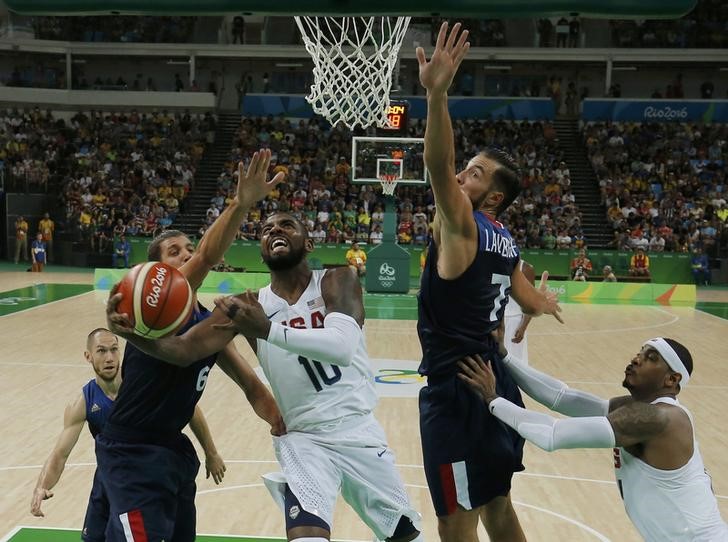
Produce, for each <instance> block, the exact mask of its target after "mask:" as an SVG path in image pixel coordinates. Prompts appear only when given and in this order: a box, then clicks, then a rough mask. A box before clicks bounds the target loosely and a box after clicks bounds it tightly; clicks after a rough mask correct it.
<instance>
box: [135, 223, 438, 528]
mask: <svg viewBox="0 0 728 542" xmlns="http://www.w3.org/2000/svg"><path fill="white" fill-rule="evenodd" d="M260 247H261V255H262V256H263V260H264V261H265V263H266V265H267V266H268V268H269V269H270V271H271V284H270V285H269V286H267V287H265V288H263V289H262V290H261V291H260V293H259V294H258V295H257V296H256V294H253V293H252V292H250V291H248V292H246V293H243V294H240V295H239V296H229V297H225V298H220V299H217V300H216V301H215V304H216V305H217V308H216V309H215V311H214V312H213V314H212V315H211V316H210V317H209V318H207V319H205V320H204V321H203V322H200V323H199V324H198V325H195V326H193V327H192V328H191V329H190V330H189V331H187V332H186V333H185V334H183V335H180V336H176V337H166V338H164V339H159V340H156V341H138V342H139V346H140V348H142V349H144V350H145V351H148V353H149V354H151V355H154V356H156V357H159V358H161V359H173V360H175V363H178V364H179V363H185V362H187V361H188V360H189V362H192V361H193V360H196V359H200V356H202V353H203V352H216V351H218V350H219V349H220V345H225V344H227V343H228V342H230V340H231V339H232V338H233V337H234V336H235V335H236V334H237V333H242V334H244V335H245V336H246V337H247V338H248V342H249V343H250V345H251V347H252V348H253V350H254V351H256V353H257V355H258V358H259V360H260V364H261V367H262V368H263V371H264V372H265V375H266V377H267V378H268V381H269V382H270V384H271V388H272V390H273V394H274V396H275V398H276V402H277V403H278V406H279V408H280V410H281V413H282V415H283V420H284V422H285V424H286V429H287V434H285V435H283V436H280V437H274V448H275V452H276V457H277V458H278V462H279V463H280V465H281V467H282V468H283V474H282V475H278V476H276V475H269V476H266V485H267V486H268V488H269V489H270V490H271V493H272V494H273V497H274V499H275V500H276V501H277V502H278V504H279V505H281V507H282V509H283V512H284V514H285V517H286V531H287V535H288V540H292V541H299V542H304V541H305V542H323V541H326V540H329V538H330V534H331V525H332V521H333V516H334V505H335V502H336V498H337V496H338V494H339V492H341V494H342V496H343V497H344V500H346V501H347V503H349V505H351V506H352V508H354V510H355V511H356V512H357V514H358V515H359V517H361V519H362V520H363V521H364V523H366V524H367V526H368V527H369V528H370V529H371V530H372V531H373V532H374V534H375V535H376V536H377V537H378V538H379V539H386V540H389V541H392V542H395V541H396V542H408V541H418V542H421V541H422V540H424V538H423V537H422V535H421V534H420V532H419V530H418V526H419V520H420V516H419V514H418V513H417V512H416V511H415V510H413V509H412V508H411V506H410V504H409V500H408V498H407V494H406V492H405V489H404V484H403V483H402V480H401V478H400V476H399V473H398V472H397V469H396V468H395V465H394V454H393V453H392V451H391V449H390V448H389V446H388V444H387V441H386V437H385V435H384V431H383V429H382V427H381V426H380V425H379V422H377V420H376V419H375V418H374V415H373V414H372V411H373V409H374V406H375V404H376V402H377V396H376V392H375V389H374V376H373V374H372V371H371V369H370V366H369V355H368V353H367V350H366V344H365V339H364V333H363V330H362V326H363V324H364V304H363V300H362V291H361V285H360V283H359V280H358V279H357V276H356V274H355V273H352V271H351V270H350V269H349V268H348V267H342V268H338V269H332V270H328V271H311V270H310V269H309V267H308V262H307V260H306V256H307V255H308V253H310V252H311V251H312V250H313V242H312V241H311V239H309V237H308V232H307V230H306V228H305V226H304V225H303V224H302V223H301V222H300V221H298V220H297V219H296V218H295V217H294V216H292V215H290V214H288V213H275V214H273V215H271V216H270V217H269V218H268V219H267V220H266V221H265V223H264V224H263V228H262V238H261V243H260ZM202 357H204V356H202Z"/></svg>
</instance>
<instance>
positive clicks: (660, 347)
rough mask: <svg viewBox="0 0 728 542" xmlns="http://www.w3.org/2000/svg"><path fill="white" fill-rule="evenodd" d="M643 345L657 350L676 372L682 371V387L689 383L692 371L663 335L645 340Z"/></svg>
mask: <svg viewBox="0 0 728 542" xmlns="http://www.w3.org/2000/svg"><path fill="white" fill-rule="evenodd" d="M642 346H649V347H652V348H654V349H655V350H657V351H658V352H659V353H660V355H661V356H662V359H664V360H665V363H667V366H668V367H670V369H672V370H673V371H675V372H676V373H680V376H682V379H681V380H680V387H681V388H684V387H685V386H687V385H688V382H689V381H690V373H688V370H687V368H686V367H685V364H684V363H683V362H682V360H681V359H680V356H678V355H677V352H675V350H673V348H672V346H670V345H669V343H668V342H667V341H666V340H665V339H663V338H662V337H656V338H654V339H650V340H649V341H645V343H644V344H643V345H642Z"/></svg>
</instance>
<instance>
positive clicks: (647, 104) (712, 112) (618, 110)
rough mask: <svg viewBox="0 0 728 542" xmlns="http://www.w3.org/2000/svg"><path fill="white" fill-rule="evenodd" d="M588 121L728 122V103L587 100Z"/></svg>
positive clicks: (586, 119)
mask: <svg viewBox="0 0 728 542" xmlns="http://www.w3.org/2000/svg"><path fill="white" fill-rule="evenodd" d="M582 118H583V119H584V120H585V121H597V122H599V121H607V120H610V121H630V122H728V100H629V99H618V100H596V99H586V100H584V103H583V108H582Z"/></svg>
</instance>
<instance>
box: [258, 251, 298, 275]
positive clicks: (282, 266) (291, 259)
mask: <svg viewBox="0 0 728 542" xmlns="http://www.w3.org/2000/svg"><path fill="white" fill-rule="evenodd" d="M305 256H306V252H305V251H304V250H303V248H301V249H299V250H289V251H288V254H286V255H284V256H271V255H268V256H263V261H264V262H265V265H267V266H268V269H270V270H271V271H288V270H289V269H293V268H294V267H296V266H297V265H298V264H299V263H301V261H302V260H303V258H304V257H305Z"/></svg>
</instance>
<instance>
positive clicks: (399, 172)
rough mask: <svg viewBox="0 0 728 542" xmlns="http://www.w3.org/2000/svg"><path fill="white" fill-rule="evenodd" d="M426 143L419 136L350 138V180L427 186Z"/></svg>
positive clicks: (363, 182)
mask: <svg viewBox="0 0 728 542" xmlns="http://www.w3.org/2000/svg"><path fill="white" fill-rule="evenodd" d="M424 152H425V140H424V139H423V138H419V137H356V136H355V137H353V138H352V142H351V171H352V178H351V181H352V182H354V183H361V184H366V183H379V182H380V181H381V180H382V179H383V178H385V177H387V178H391V179H393V180H396V181H397V183H398V184H415V185H426V184H428V183H429V173H428V171H427V168H425V161H424Z"/></svg>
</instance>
